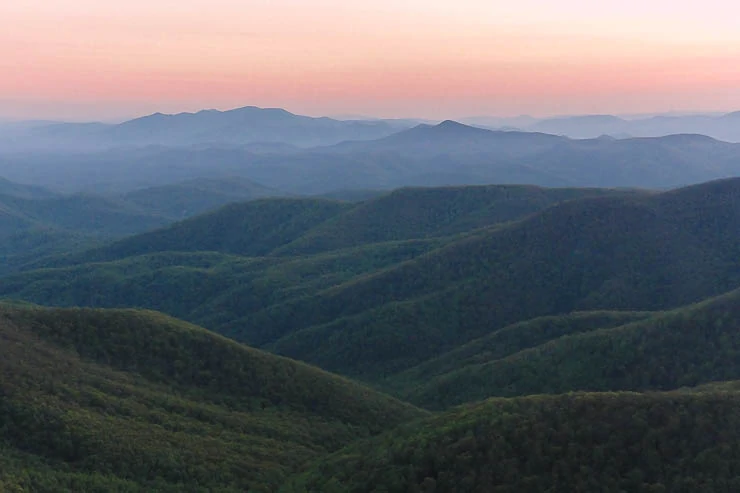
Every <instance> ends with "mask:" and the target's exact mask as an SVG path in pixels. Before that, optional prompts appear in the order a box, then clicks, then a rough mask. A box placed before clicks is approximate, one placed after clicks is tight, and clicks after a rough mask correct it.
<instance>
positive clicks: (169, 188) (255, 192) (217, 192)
mask: <svg viewBox="0 0 740 493" xmlns="http://www.w3.org/2000/svg"><path fill="white" fill-rule="evenodd" d="M280 195H284V194H283V193H280V192H279V191H277V190H273V189H270V188H267V187H263V186H262V185H260V184H259V183H255V182H253V181H251V180H247V179H245V178H241V177H238V176H235V177H230V178H223V179H219V178H198V179H193V180H187V181H184V182H180V183H174V184H171V185H162V186H158V187H149V188H143V189H139V190H134V191H132V192H128V193H126V194H124V195H123V196H122V197H121V199H122V200H124V201H125V202H129V203H132V204H136V205H137V206H139V207H141V208H142V209H145V210H147V211H151V212H154V213H158V214H161V215H163V216H166V217H171V218H173V219H184V218H186V217H190V216H195V215H197V214H202V213H204V212H206V211H209V210H211V209H216V208H218V207H221V206H224V205H226V204H229V203H231V202H243V201H246V200H254V199H259V198H264V197H277V196H280Z"/></svg>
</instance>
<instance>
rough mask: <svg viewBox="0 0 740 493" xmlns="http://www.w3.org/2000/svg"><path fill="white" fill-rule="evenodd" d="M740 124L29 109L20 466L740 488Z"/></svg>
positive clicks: (0, 153) (350, 486) (13, 291)
mask: <svg viewBox="0 0 740 493" xmlns="http://www.w3.org/2000/svg"><path fill="white" fill-rule="evenodd" d="M739 142H740V113H726V114H704V115H689V116H679V115H670V116H666V115H663V116H653V117H645V118H622V117H617V116H593V115H586V116H572V117H562V118H560V117H559V118H541V119H535V118H526V119H525V118H518V119H505V118H493V117H491V118H483V117H480V118H469V119H461V121H453V120H443V121H427V120H417V119H379V118H378V119H369V118H368V119H360V118H351V119H350V118H345V119H342V118H326V117H322V118H315V117H308V116H301V115H296V114H293V113H290V112H288V111H285V110H282V109H262V108H257V107H244V108H238V109H234V110H229V111H216V110H204V111H199V112H195V113H178V114H173V115H165V114H162V113H157V114H153V115H150V116H145V117H141V118H137V119H133V120H129V121H125V122H123V123H115V124H113V123H84V124H83V123H65V122H48V121H27V122H4V123H2V122H0V351H1V352H2V354H1V355H0V492H5V491H7V492H18V491H31V492H60V491H73V492H88V491H89V492H108V491H110V492H139V491H156V492H182V491H187V492H245V491H246V492H254V493H256V492H260V493H266V492H275V493H308V492H315V493H343V492H347V493H381V492H385V493H395V492H398V493H434V492H436V493H446V492H450V493H455V492H456V493H465V492H474V493H489V492H492V493H513V492H532V493H535V492H585V493H588V492H595V491H604V492H617V493H620V492H646V493H647V492H650V493H657V492H671V493H681V492H686V493H689V492H692V493H693V492H698V491H711V492H732V491H740V413H738V406H740V357H739V355H740V143H739ZM736 427H737V428H736Z"/></svg>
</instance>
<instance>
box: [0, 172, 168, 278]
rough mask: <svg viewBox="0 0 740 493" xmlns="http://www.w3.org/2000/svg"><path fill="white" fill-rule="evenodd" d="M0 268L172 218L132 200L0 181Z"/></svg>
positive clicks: (99, 240)
mask: <svg viewBox="0 0 740 493" xmlns="http://www.w3.org/2000/svg"><path fill="white" fill-rule="evenodd" d="M0 188H2V189H3V190H4V191H6V192H7V194H6V195H2V194H0V273H4V272H7V271H10V270H13V269H17V268H19V267H21V266H22V265H24V264H26V263H29V262H32V261H34V260H37V259H39V258H43V257H45V256H48V255H52V254H59V253H63V252H69V251H74V250H80V249H83V248H89V247H91V246H93V245H96V244H99V243H102V242H103V241H105V240H108V241H110V240H111V239H114V238H120V237H122V236H126V235H130V234H134V233H140V232H142V231H146V230H148V229H155V228H158V227H161V226H164V225H166V224H168V223H170V222H171V220H170V219H168V218H166V217H164V216H160V215H157V214H154V213H151V212H148V211H145V210H142V209H140V208H139V207H137V206H135V205H131V204H127V203H124V202H121V201H118V200H112V199H107V198H102V197H97V196H88V195H71V196H56V195H53V194H51V193H50V192H46V193H45V192H44V191H43V190H40V189H36V188H34V187H26V186H23V185H17V184H10V183H9V182H0Z"/></svg>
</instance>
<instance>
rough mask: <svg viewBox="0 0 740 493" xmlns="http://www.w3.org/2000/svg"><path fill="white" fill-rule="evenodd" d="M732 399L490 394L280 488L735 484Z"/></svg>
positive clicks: (501, 492)
mask: <svg viewBox="0 0 740 493" xmlns="http://www.w3.org/2000/svg"><path fill="white" fill-rule="evenodd" d="M738 405H740V394H738V393H737V392H703V393H690V392H684V393H681V392H672V393H665V394H659V393H655V394H633V393H606V394H568V395H560V396H550V397H547V396H533V397H526V398H518V399H492V400H489V401H486V402H483V403H480V404H474V405H469V406H465V407H461V408H459V409H455V410H453V411H450V412H449V413H446V414H443V415H441V416H435V417H432V418H429V419H427V420H425V421H423V422H421V423H417V424H411V425H408V426H402V427H401V428H400V429H398V430H394V431H393V432H392V433H388V434H385V435H383V436H382V437H379V438H376V439H373V440H369V441H367V442H364V443H361V444H357V445H353V446H350V447H348V448H346V449H344V450H342V451H340V452H338V453H336V454H334V455H333V456H331V457H330V458H328V459H326V460H321V461H319V462H318V463H317V464H315V465H313V466H312V467H311V468H310V469H309V470H308V471H307V472H306V473H304V474H303V475H302V476H299V477H296V478H293V479H292V480H291V481H289V482H288V483H287V484H286V485H285V486H284V487H283V489H281V492H283V493H298V492H300V493H339V492H342V493H371V492H377V491H386V492H389V493H405V492H419V493H432V492H435V491H436V492H460V493H462V492H465V493H514V492H517V493H520V492H521V493H530V492H531V493H541V492H561V491H562V492H565V491H568V492H574V493H591V492H594V491H601V492H606V493H612V492H613V493H621V492H625V491H630V492H644V493H657V492H668V491H670V492H671V493H692V492H696V491H713V492H720V491H722V492H730V491H736V490H737V489H738V488H740V447H738V445H737V444H738V438H740V414H738V413H737V407H738Z"/></svg>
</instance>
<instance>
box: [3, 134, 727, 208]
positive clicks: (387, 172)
mask: <svg viewBox="0 0 740 493" xmlns="http://www.w3.org/2000/svg"><path fill="white" fill-rule="evenodd" d="M738 172H740V144H731V143H727V142H721V141H718V140H714V139H712V138H709V137H706V136H701V135H688V134H685V135H670V136H665V137H656V138H634V139H623V140H617V139H613V138H598V139H589V140H573V139H569V138H566V137H558V136H554V135H549V134H543V133H532V132H515V131H510V132H502V131H491V130H485V129H480V128H476V127H470V126H467V125H463V124H460V123H456V122H452V121H445V122H443V123H441V124H438V125H427V124H422V125H420V126H417V127H414V128H411V129H407V130H402V131H400V132H397V133H394V134H392V135H389V136H387V137H383V138H380V139H375V140H362V141H348V142H343V143H340V144H336V145H333V146H322V147H314V148H310V149H298V150H296V149H294V148H288V149H285V148H282V147H277V148H275V147H271V148H270V149H258V150H255V149H250V148H233V147H232V148H225V147H213V146H205V147H203V146H196V147H173V148H169V147H161V146H150V147H139V148H118V149H108V150H104V151H98V152H71V153H58V152H42V151H34V152H30V153H10V152H6V153H4V154H3V153H0V176H4V177H5V178H7V179H10V180H13V181H15V182H19V183H33V184H35V185H41V186H45V187H47V188H49V189H51V190H53V191H55V192H63V193H74V192H85V193H91V192H92V193H97V194H108V195H120V194H126V193H129V192H134V191H136V190H140V189H142V188H151V187H159V186H166V185H171V184H173V183H178V182H183V181H189V180H194V179H210V180H225V179H229V178H231V177H240V178H243V179H245V180H250V181H253V182H256V183H259V184H260V185H261V186H263V187H267V188H269V189H274V190H277V191H279V192H281V193H283V194H298V195H320V194H327V193H332V192H334V191H337V190H353V189H354V190H367V189H372V190H390V189H394V188H399V187H402V186H451V185H485V184H507V183H510V184H532V185H540V186H550V187H571V186H578V187H639V188H663V189H665V188H671V187H678V186H682V185H688V184H692V183H700V182H702V181H708V180H712V179H719V178H728V177H732V176H735V175H736V174H738Z"/></svg>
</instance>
